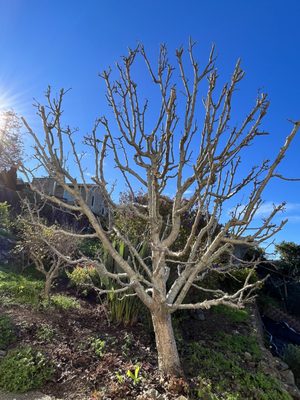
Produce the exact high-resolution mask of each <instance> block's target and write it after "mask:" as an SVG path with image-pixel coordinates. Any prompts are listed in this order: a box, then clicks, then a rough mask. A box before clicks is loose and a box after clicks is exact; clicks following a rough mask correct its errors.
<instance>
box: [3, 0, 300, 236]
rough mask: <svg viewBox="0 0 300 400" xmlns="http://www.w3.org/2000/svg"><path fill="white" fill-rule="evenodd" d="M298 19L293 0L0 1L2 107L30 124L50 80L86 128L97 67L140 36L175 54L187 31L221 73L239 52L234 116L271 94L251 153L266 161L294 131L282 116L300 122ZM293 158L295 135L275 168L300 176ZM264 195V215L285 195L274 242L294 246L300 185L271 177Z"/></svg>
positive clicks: (94, 107) (72, 118) (299, 150)
mask: <svg viewBox="0 0 300 400" xmlns="http://www.w3.org/2000/svg"><path fill="white" fill-rule="evenodd" d="M299 18H300V2H299V1H297V0H294V1H292V0H286V1H284V2H283V1H278V0H273V1H271V0H269V1H266V0H259V1H258V0H252V1H242V0H239V1H238V0H235V1H233V0H226V1H225V0H222V1H221V0H210V1H208V0H207V1H203V0H185V1H182V0H172V1H171V0H164V1H159V0H152V1H144V0H139V1H137V0H126V1H125V0H124V1H121V0H119V1H117V0H110V1H102V0H98V1H97V0H94V1H93V0H85V1H71V0H68V1H67V0H60V1H57V0H49V1H48V0H0V49H1V58H0V108H1V107H2V108H3V107H14V108H15V109H16V110H17V111H18V112H19V113H21V114H23V115H25V116H26V117H27V118H28V120H29V121H30V122H31V123H32V124H33V126H36V125H35V124H36V120H35V118H34V110H33V108H32V106H31V104H32V102H33V98H37V99H39V100H42V96H43V93H44V91H45V89H46V87H47V85H48V84H51V86H52V87H53V88H54V90H56V91H57V90H58V89H59V88H61V87H64V88H72V91H71V93H70V94H69V95H68V98H67V101H66V105H65V110H66V112H65V117H66V118H67V119H68V123H70V124H71V125H73V126H78V127H80V129H81V132H83V133H86V132H87V131H88V130H89V129H90V128H91V126H92V123H93V121H94V119H95V118H96V117H97V116H99V115H102V114H103V113H104V112H107V107H106V105H105V98H104V85H103V83H102V82H101V80H100V79H99V77H98V73H99V72H100V71H102V70H103V69H104V68H106V67H107V66H108V65H112V64H113V63H114V61H116V60H117V59H118V58H119V56H120V55H122V54H125V53H126V48H127V46H130V47H134V46H135V44H137V42H139V41H141V42H143V43H144V45H145V47H146V49H148V50H149V53H150V56H151V57H152V58H153V59H154V57H155V55H156V54H157V50H158V46H159V44H160V43H161V42H165V43H166V44H167V45H168V47H169V50H170V52H174V50H175V48H176V47H178V46H180V45H182V44H183V45H185V44H186V43H187V41H188V38H189V36H192V37H193V39H194V40H196V41H197V43H198V47H197V50H196V54H197V58H198V59H199V61H200V62H201V61H203V62H205V60H206V59H207V55H208V52H209V49H210V46H211V44H212V43H215V44H216V49H217V55H218V59H217V65H218V71H219V74H220V75H221V76H222V78H223V79H228V78H229V74H230V72H231V71H232V68H233V66H234V64H235V62H236V59H237V58H238V57H241V59H242V66H243V68H244V70H245V71H246V76H245V79H244V82H243V83H242V85H241V88H240V93H239V102H238V105H237V110H238V112H239V113H243V112H244V113H246V112H247V111H248V109H249V108H248V107H249V105H250V104H251V101H254V99H255V96H256V94H257V91H258V90H264V91H267V92H268V93H269V96H270V100H271V107H270V111H269V114H268V117H267V118H266V121H265V127H266V129H267V130H268V131H269V132H270V133H271V136H269V137H268V138H267V139H264V141H262V142H261V145H260V146H259V147H258V148H257V153H258V154H259V155H261V156H263V157H267V158H270V157H272V155H274V154H275V151H276V149H278V147H279V146H280V144H281V143H282V142H283V141H284V138H285V136H286V135H287V133H288V132H289V130H290V128H291V126H290V124H289V122H288V121H287V119H288V118H291V119H300V101H299V98H300V74H299V71H300V30H299ZM249 158H250V157H249ZM299 159H300V135H299V137H298V138H297V139H296V141H295V143H294V146H293V148H292V149H290V151H289V153H288V155H287V157H286V159H285V160H284V162H283V164H282V167H281V169H280V171H281V172H283V173H285V174H286V175H288V176H294V177H295V176H296V177H300V161H299ZM250 161H252V159H251V160H250V159H249V162H250ZM111 178H112V179H113V178H114V176H113V172H112V176H111ZM264 198H265V200H266V204H265V206H264V207H265V208H263V209H262V210H261V214H260V216H263V215H264V213H265V212H266V211H267V210H268V209H269V208H270V206H271V205H272V203H276V204H277V203H278V202H280V201H282V200H286V201H287V211H286V216H287V217H290V222H289V223H288V225H287V226H286V227H285V228H284V229H283V231H282V232H281V233H280V234H278V236H277V241H280V240H284V239H285V240H293V241H296V242H298V243H299V242H300V234H299V232H300V182H298V183H293V184H292V183H288V182H286V183H284V182H278V181H274V183H273V184H272V185H270V187H269V188H268V190H267V191H266V192H265V195H264Z"/></svg>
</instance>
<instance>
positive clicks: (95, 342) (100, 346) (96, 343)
mask: <svg viewBox="0 0 300 400" xmlns="http://www.w3.org/2000/svg"><path fill="white" fill-rule="evenodd" d="M105 345H106V342H105V340H102V339H99V338H93V339H92V340H91V347H92V349H93V350H94V352H95V354H96V355H97V356H98V357H102V356H103V354H104V351H103V350H104V348H105Z"/></svg>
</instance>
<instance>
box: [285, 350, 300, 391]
mask: <svg viewBox="0 0 300 400" xmlns="http://www.w3.org/2000/svg"><path fill="white" fill-rule="evenodd" d="M283 359H284V361H285V362H286V363H287V364H288V366H289V367H290V368H291V370H292V371H293V373H294V375H295V379H296V382H297V384H298V385H299V384H300V346H295V345H293V344H289V345H288V346H287V348H286V350H285V353H284V357H283Z"/></svg>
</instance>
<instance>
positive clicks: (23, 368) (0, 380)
mask: <svg viewBox="0 0 300 400" xmlns="http://www.w3.org/2000/svg"><path fill="white" fill-rule="evenodd" d="M52 373H53V368H52V367H51V366H50V364H49V362H48V361H47V359H46V357H45V356H44V355H43V354H42V353H41V352H39V351H34V350H33V349H32V348H31V347H29V346H27V347H22V348H17V349H14V350H11V351H9V352H8V353H7V355H6V356H5V357H4V358H3V359H2V361H1V363H0V387H1V388H2V389H4V390H7V391H8V392H26V391H28V390H31V389H38V388H40V387H41V386H42V385H43V384H44V383H45V382H46V381H47V380H49V379H50V378H51V376H52Z"/></svg>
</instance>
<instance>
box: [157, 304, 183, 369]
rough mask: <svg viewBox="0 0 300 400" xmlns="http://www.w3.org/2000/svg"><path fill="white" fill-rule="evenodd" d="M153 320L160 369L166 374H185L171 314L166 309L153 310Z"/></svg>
mask: <svg viewBox="0 0 300 400" xmlns="http://www.w3.org/2000/svg"><path fill="white" fill-rule="evenodd" d="M152 322H153V328H154V332H155V341H156V348H157V353H158V366H159V369H160V371H162V372H163V373H165V374H170V375H175V376H183V371H182V368H181V365H180V360H179V355H178V350H177V346H176V341H175V336H174V330H173V326H172V319H171V315H170V314H169V313H167V312H165V311H156V310H155V311H153V312H152Z"/></svg>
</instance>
